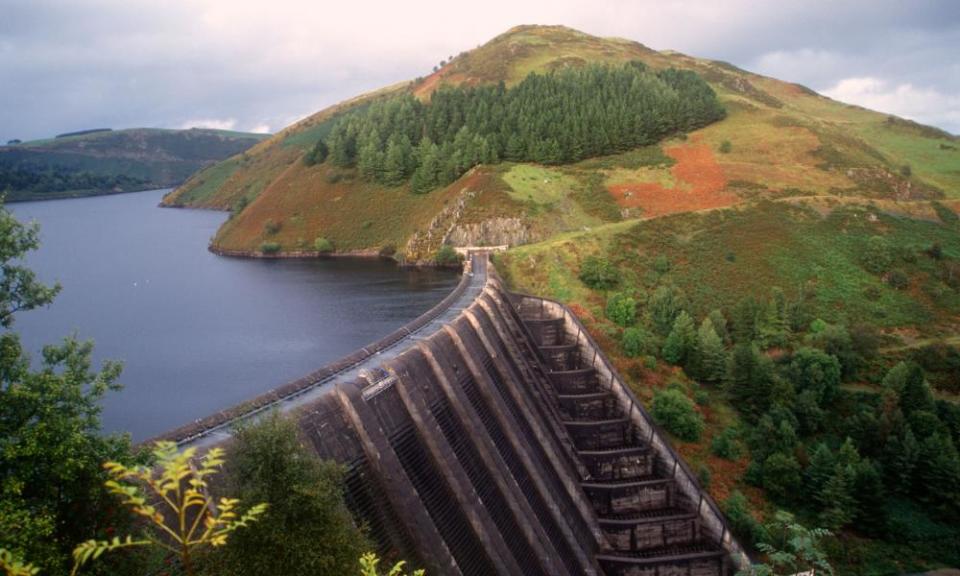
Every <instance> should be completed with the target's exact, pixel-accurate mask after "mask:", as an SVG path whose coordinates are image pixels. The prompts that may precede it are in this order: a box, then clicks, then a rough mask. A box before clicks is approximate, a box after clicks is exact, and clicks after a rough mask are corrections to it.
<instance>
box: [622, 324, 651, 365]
mask: <svg viewBox="0 0 960 576" xmlns="http://www.w3.org/2000/svg"><path fill="white" fill-rule="evenodd" d="M620 345H621V346H622V347H623V353H624V354H625V355H626V356H627V357H628V358H636V357H638V356H643V355H646V354H652V353H654V351H655V350H656V348H657V345H656V342H655V341H654V336H653V334H650V333H649V332H647V331H646V330H644V329H643V328H640V327H638V326H631V327H630V328H627V329H626V330H624V331H623V338H622V340H621V343H620Z"/></svg>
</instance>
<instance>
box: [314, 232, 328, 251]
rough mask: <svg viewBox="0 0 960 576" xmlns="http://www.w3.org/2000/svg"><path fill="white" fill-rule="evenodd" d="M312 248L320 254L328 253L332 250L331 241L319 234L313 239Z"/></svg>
mask: <svg viewBox="0 0 960 576" xmlns="http://www.w3.org/2000/svg"><path fill="white" fill-rule="evenodd" d="M313 249H314V250H316V251H317V252H319V253H321V254H329V253H330V252H333V242H331V241H329V240H327V239H326V238H324V237H323V236H320V237H319V238H317V239H316V240H314V241H313Z"/></svg>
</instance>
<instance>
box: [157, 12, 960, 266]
mask: <svg viewBox="0 0 960 576" xmlns="http://www.w3.org/2000/svg"><path fill="white" fill-rule="evenodd" d="M632 59H638V60H642V61H644V62H646V63H647V64H649V65H651V66H653V67H656V68H661V67H667V66H677V67H682V68H689V69H693V70H696V71H697V72H699V73H700V74H702V75H703V76H704V77H705V78H706V79H707V80H708V81H709V82H710V83H711V84H712V85H713V86H714V88H715V89H716V90H717V92H718V93H719V95H720V97H721V99H722V101H723V102H724V104H725V106H726V107H727V109H728V112H729V116H728V118H727V119H725V120H723V121H722V122H718V123H716V124H714V125H711V126H709V127H707V128H705V129H703V130H700V131H698V132H697V133H695V134H693V135H691V136H692V137H691V138H690V139H688V140H685V141H681V140H675V141H672V142H667V143H665V144H664V146H663V147H662V149H661V150H659V151H657V150H653V151H652V152H653V153H652V154H648V156H651V157H654V158H661V159H665V160H666V161H665V162H660V163H659V164H658V163H657V162H650V161H649V160H650V158H647V159H640V161H637V159H635V158H634V159H631V158H629V155H623V156H620V157H614V158H611V159H608V160H607V161H603V160H600V161H588V162H584V163H581V164H580V165H576V166H568V167H563V168H557V169H551V170H553V171H555V172H556V173H557V174H559V175H560V176H559V177H560V178H561V180H560V181H561V182H564V183H565V185H564V186H563V187H562V189H560V188H561V187H558V186H555V188H557V190H555V191H554V192H553V194H554V195H555V197H554V198H552V199H551V201H550V202H532V201H530V200H529V199H525V198H524V195H528V194H529V192H528V191H524V190H523V188H524V184H523V179H517V178H511V177H510V176H509V171H510V170H528V171H530V173H533V171H536V170H543V169H542V168H536V167H527V168H520V167H516V168H510V167H508V166H505V165H502V166H496V167H492V168H489V169H485V170H488V171H490V172H492V173H493V174H492V176H491V185H490V186H487V187H485V189H487V192H485V193H484V194H479V195H474V196H473V197H472V198H470V199H469V201H468V202H467V207H466V210H465V212H464V214H463V218H464V219H465V221H471V220H476V219H477V218H478V217H479V216H480V215H489V214H491V213H494V212H496V213H500V214H504V215H517V214H516V213H514V214H509V211H508V210H506V208H509V207H511V206H513V207H514V208H515V207H517V206H519V207H521V208H522V210H521V211H520V215H521V216H522V218H523V220H524V224H525V225H526V226H527V227H528V228H529V229H530V230H531V232H532V234H531V236H532V238H534V239H545V238H548V237H550V236H552V235H553V234H556V233H562V232H565V231H570V230H577V229H582V228H583V227H594V226H596V225H599V224H602V223H604V222H611V221H615V220H618V219H620V218H622V217H625V218H635V217H641V216H649V215H655V214H661V213H670V212H685V211H691V210H699V209H705V208H712V207H718V206H725V205H730V204H735V203H737V202H741V201H744V200H753V199H757V198H779V197H783V196H835V197H847V198H849V197H861V196H864V197H871V198H875V199H883V198H890V199H899V200H906V201H913V200H917V201H922V200H924V199H926V198H931V197H935V196H946V197H947V198H956V199H960V171H958V168H957V166H958V163H960V151H958V150H956V148H960V145H956V144H957V142H956V141H955V140H953V139H950V137H949V136H946V135H944V134H941V133H938V132H936V131H934V130H930V129H927V128H924V127H917V126H916V125H913V124H911V123H907V122H904V121H899V122H895V123H890V122H888V121H887V117H886V116H885V115H882V114H878V113H874V112H870V111H867V110H863V109H860V108H855V107H850V106H846V105H843V104H840V103H837V102H834V101H832V100H829V99H827V98H824V97H821V96H818V95H816V94H814V93H812V92H810V91H808V90H806V89H804V88H802V87H800V86H797V85H794V84H788V83H784V82H780V81H777V80H773V79H770V78H765V77H762V76H758V75H754V74H750V73H747V72H745V71H742V70H739V69H737V68H734V67H732V66H730V65H727V64H724V63H721V62H713V61H708V60H702V59H697V58H692V57H689V56H684V55H682V54H677V53H673V52H663V53H661V52H656V51H653V50H651V49H649V48H646V47H645V46H643V45H641V44H638V43H636V42H631V41H627V40H621V39H609V38H597V37H593V36H589V35H586V34H583V33H580V32H576V31H574V30H570V29H567V28H563V27H529V26H524V27H518V28H515V29H513V30H511V31H509V32H507V33H505V34H503V35H501V36H498V37H497V38H494V39H493V40H491V41H490V42H488V43H487V44H485V45H483V46H481V47H479V48H477V49H475V50H472V51H469V52H465V53H463V54H461V55H460V56H458V57H456V58H454V60H453V61H452V62H451V63H449V64H447V65H446V66H444V67H443V68H442V69H441V70H439V71H438V72H436V73H434V74H432V75H430V76H428V77H426V78H424V79H421V80H419V81H417V82H411V83H408V84H401V85H396V86H392V87H388V88H385V89H383V90H381V91H378V92H375V93H371V94H368V95H364V96H361V97H358V98H356V99H353V100H351V101H347V102H344V103H342V104H339V105H337V106H334V107H331V108H328V109H326V110H324V111H322V112H319V113H317V114H315V115H314V116H311V117H310V118H307V119H306V120H303V121H301V122H300V123H298V124H295V125H293V126H291V127H290V128H288V129H286V130H284V131H283V132H281V133H280V134H277V135H276V136H274V137H273V138H271V139H269V140H267V141H265V142H262V143H260V144H259V145H257V146H256V147H254V148H253V149H251V150H249V151H248V152H247V153H246V154H244V155H242V156H237V157H234V158H231V159H230V160H228V161H226V162H224V163H221V164H218V165H216V166H213V167H211V168H208V169H206V170H203V171H201V172H200V173H198V174H196V175H195V176H194V177H193V178H192V179H191V180H190V181H189V182H187V183H186V184H185V185H184V186H182V187H181V188H180V189H178V190H177V191H176V192H174V193H173V194H171V195H170V196H169V197H168V198H167V199H166V202H167V203H169V204H176V205H188V206H201V207H208V208H220V209H226V208H229V207H231V206H233V205H234V203H236V202H237V201H238V199H240V198H242V197H245V198H246V199H247V200H248V201H250V200H253V199H255V198H257V201H254V202H250V203H249V206H248V207H247V208H246V209H245V210H244V211H243V212H242V213H241V214H240V215H239V216H238V217H237V218H236V219H235V220H236V221H235V222H232V223H231V224H229V225H228V226H226V227H225V228H224V229H223V230H222V231H221V233H220V234H219V235H218V236H217V238H216V240H215V243H216V244H217V245H218V246H220V247H222V248H228V249H255V248H256V247H257V246H258V245H259V244H260V243H261V242H263V241H264V238H263V234H262V231H263V229H264V226H265V224H266V221H267V220H268V219H273V220H278V219H279V220H284V221H286V220H288V219H293V218H297V219H298V221H299V222H303V223H308V222H309V223H311V224H309V225H308V224H298V225H297V226H298V227H297V230H298V232H297V233H296V235H293V233H291V234H290V235H283V234H282V233H281V239H280V240H281V244H282V245H283V246H284V249H293V248H292V247H293V246H295V245H298V244H300V242H299V240H300V239H302V240H304V241H305V242H307V243H309V242H311V241H312V238H313V237H314V236H316V235H317V234H320V233H322V234H329V235H330V236H332V237H333V238H331V239H333V240H334V241H335V242H336V244H337V245H338V246H339V247H341V248H343V249H347V248H348V247H349V249H368V250H372V249H376V248H378V247H379V246H382V245H383V244H386V243H391V244H395V245H397V246H398V247H400V248H401V250H402V249H403V246H404V245H405V243H406V240H407V239H408V238H410V237H411V236H412V235H413V234H414V233H415V232H416V231H418V230H419V231H421V232H423V231H424V228H423V226H425V225H426V224H427V223H429V222H430V220H431V219H432V215H435V214H437V212H438V211H439V210H441V209H442V208H443V207H444V206H445V202H446V201H447V200H448V199H449V197H450V195H451V193H450V192H449V190H450V189H448V190H447V191H440V192H433V193H431V194H429V195H426V196H422V197H412V198H410V197H407V194H406V193H405V191H404V190H405V189H404V188H402V187H401V188H397V189H388V188H385V187H381V186H376V185H373V184H370V183H365V182H362V181H361V180H360V179H358V178H351V174H349V173H348V174H346V175H345V178H344V179H342V180H340V181H339V182H336V183H331V182H330V180H331V178H329V174H328V173H329V168H327V167H315V168H311V169H306V168H303V167H300V166H298V165H297V164H299V162H298V161H299V159H300V157H301V156H302V155H303V153H304V152H305V151H306V150H308V149H309V147H310V146H312V144H313V143H314V142H315V141H316V140H317V139H319V138H321V137H322V136H323V135H324V134H325V133H326V131H327V130H329V129H330V126H331V125H332V122H333V121H334V120H335V117H336V115H337V114H338V113H340V112H342V111H344V110H346V109H349V108H352V107H355V106H362V105H363V103H365V102H369V101H370V100H371V99H373V98H377V97H381V96H384V95H388V94H394V93H397V92H400V91H403V90H411V91H413V92H414V93H415V94H417V95H418V96H420V97H421V98H424V99H426V98H428V97H429V94H430V93H432V91H433V90H435V89H436V88H437V87H438V86H439V85H441V84H443V83H452V84H458V83H466V84H477V83H488V82H497V81H504V82H506V83H508V84H511V83H515V82H517V81H519V80H521V79H522V78H523V77H524V76H526V75H527V74H528V73H529V72H533V71H539V72H542V71H546V70H550V69H553V68H556V67H558V66H566V65H582V64H584V63H587V62H624V61H628V60H632ZM724 141H729V142H730V144H731V150H730V152H729V153H726V154H720V153H717V150H718V149H719V148H720V146H721V144H722V143H723V142H724ZM906 164H909V165H910V166H911V168H912V173H913V175H912V177H911V178H909V179H908V178H904V177H902V176H901V175H900V167H901V166H903V165H906ZM514 175H516V173H515V174H514ZM563 178H566V180H563ZM598 178H599V180H598ZM518 187H519V188H520V190H518V189H517V188H518ZM464 188H469V186H468V185H466V184H465V183H462V182H461V183H458V184H454V185H453V186H452V187H451V189H459V190H462V189H464ZM607 190H609V191H610V192H611V193H612V195H610V196H611V197H608V194H607ZM352 194H356V195H357V198H355V199H354V198H350V196H351V195H352ZM434 196H440V200H439V201H438V200H437V199H436V198H434ZM261 197H262V198H261ZM507 198H509V199H510V200H511V202H509V203H507V202H506V199H507ZM611 199H612V200H613V202H616V203H618V204H619V205H614V204H613V202H611ZM354 200H355V201H354ZM498 203H500V204H504V209H503V210H496V209H492V208H491V205H493V204H498ZM382 204H389V205H390V208H384V207H383V206H382Z"/></svg>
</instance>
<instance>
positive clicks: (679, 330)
mask: <svg viewBox="0 0 960 576" xmlns="http://www.w3.org/2000/svg"><path fill="white" fill-rule="evenodd" d="M696 349H697V331H696V329H695V328H694V327H693V318H691V317H690V315H689V314H687V313H686V311H683V312H680V314H679V315H678V316H677V319H676V320H674V322H673V328H672V329H671V330H670V334H669V335H667V339H666V340H665V341H664V343H663V359H664V360H666V361H667V362H670V363H671V364H683V365H685V366H686V365H688V364H690V363H691V361H692V360H693V359H694V354H695V353H696Z"/></svg>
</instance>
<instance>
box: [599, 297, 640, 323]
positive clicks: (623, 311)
mask: <svg viewBox="0 0 960 576" xmlns="http://www.w3.org/2000/svg"><path fill="white" fill-rule="evenodd" d="M606 314H607V318H609V319H610V320H612V321H613V322H614V324H617V325H618V326H630V325H631V324H633V323H634V322H635V321H636V319H637V301H636V300H634V299H633V297H632V296H629V295H627V294H625V293H623V292H617V293H616V294H613V295H611V296H610V298H609V299H607V309H606Z"/></svg>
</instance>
